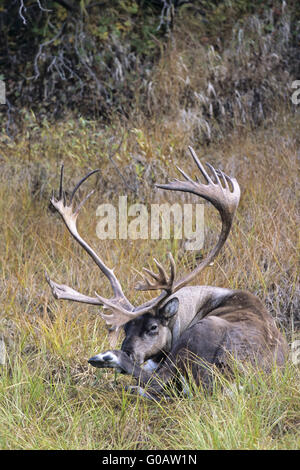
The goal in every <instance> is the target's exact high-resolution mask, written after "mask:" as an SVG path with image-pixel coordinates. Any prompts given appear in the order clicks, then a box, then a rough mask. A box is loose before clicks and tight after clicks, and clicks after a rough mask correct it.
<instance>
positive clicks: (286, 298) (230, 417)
mask: <svg viewBox="0 0 300 470" xmlns="http://www.w3.org/2000/svg"><path fill="white" fill-rule="evenodd" d="M298 129H299V116H298V115H294V116H292V115H289V116H287V115H285V114H284V113H282V115H281V117H280V118H278V119H277V120H274V122H273V124H272V126H269V127H267V126H266V127H265V128H263V129H260V130H256V131H255V132H254V131H251V132H250V131H249V132H244V133H243V134H236V135H235V134H234V133H233V135H232V136H231V137H230V138H228V139H227V140H226V141H224V142H221V143H217V144H214V145H211V146H210V147H209V148H201V147H200V148H197V147H196V146H195V147H196V150H197V151H198V153H199V156H200V158H202V159H203V160H207V161H210V162H211V163H212V164H215V165H217V166H220V167H222V168H223V169H224V170H225V171H226V172H227V173H228V174H233V175H235V176H236V177H237V179H238V181H239V182H240V185H241V188H242V198H241V203H240V207H239V210H238V214H237V218H236V222H235V225H234V228H233V230H232V233H231V235H230V238H229V241H228V243H227V245H226V247H225V248H224V250H223V252H222V254H221V255H220V256H219V258H218V259H217V261H216V262H215V264H214V266H213V267H211V268H208V269H207V270H206V271H205V272H204V273H203V274H202V275H201V278H199V279H197V281H196V282H198V283H202V284H213V285H219V286H229V287H232V288H243V289H249V290H251V291H253V292H255V293H256V294H257V295H259V297H260V298H261V299H262V300H263V301H265V302H266V303H267V305H268V307H269V309H270V312H271V314H272V315H273V316H274V318H275V320H276V321H277V323H278V325H279V326H280V327H281V328H282V329H283V330H284V331H285V334H286V336H287V338H288V340H289V341H290V342H291V341H292V340H294V339H296V338H297V325H298V324H299V292H297V289H298V279H299V277H298V275H299V272H298V268H299V264H298V260H297V256H298V253H299V252H298V251H297V243H298V240H297V229H296V226H297V217H298V215H297V198H296V194H297V176H296V175H297V173H296V169H297V153H298V151H299V150H298V145H299V137H298ZM121 135H123V141H122V143H121V146H119V144H120V136H121ZM189 137H190V142H189V143H192V144H193V135H192V133H190V134H186V133H185V131H183V130H180V129H177V130H176V129H173V131H172V132H171V131H170V132H169V133H167V134H165V133H163V132H162V130H161V128H160V125H159V123H158V124H157V126H154V127H153V128H151V129H150V128H149V126H148V125H147V123H144V125H141V126H140V127H139V128H136V127H133V126H132V127H130V126H127V127H126V128H125V127H124V125H122V124H121V123H117V124H116V128H115V129H112V128H98V126H97V125H96V123H94V122H87V121H84V120H79V121H78V122H75V121H73V120H72V119H70V120H69V121H66V122H64V123H59V124H57V125H53V126H51V125H49V124H48V123H47V122H46V121H45V122H44V125H43V126H38V125H37V124H36V122H35V119H34V116H28V126H27V128H26V130H25V131H24V133H23V134H22V135H20V136H19V138H18V139H17V140H16V141H14V142H12V141H7V140H6V138H5V137H3V138H2V141H1V175H0V178H1V184H0V214H1V234H0V243H1V259H0V265H1V272H0V285H1V289H0V299H1V317H0V334H2V335H3V338H4V342H5V345H6V350H7V361H6V364H5V365H3V366H0V368H1V369H0V447H1V448H2V449H80V448H88V449H153V448H157V449H171V448H175V449H189V448H193V449H196V448H198V449H200V448H201V449H229V448H247V449H263V448H265V449H280V448H297V446H299V383H300V381H299V368H298V367H297V366H296V365H294V364H292V363H291V362H289V363H288V364H287V366H286V368H285V370H284V371H283V373H281V374H279V373H278V372H277V371H274V373H273V374H271V376H268V377H267V376H264V375H263V374H259V373H258V372H254V371H253V373H251V374H248V375H246V376H243V375H242V374H241V373H239V374H237V377H236V378H235V381H234V383H235V385H234V384H233V383H231V382H230V383H224V381H225V379H224V378H217V379H216V380H217V382H216V383H217V385H216V388H215V390H214V392H213V393H212V394H211V395H204V394H203V393H202V391H201V390H194V394H193V395H192V397H190V398H189V399H188V398H183V397H174V398H173V399H172V401H162V402H160V403H156V402H148V401H147V400H144V399H142V398H140V397H131V396H129V394H128V393H127V392H125V391H124V386H125V385H126V384H129V383H131V380H130V378H129V377H123V376H118V377H117V376H115V374H114V373H113V372H111V371H100V372H99V371H95V369H92V368H91V367H89V366H88V364H87V362H86V361H87V359H88V357H90V356H91V355H93V354H94V353H96V352H99V351H101V350H105V349H108V348H109V344H108V340H107V333H106V329H105V327H104V325H103V322H102V321H101V319H100V318H99V316H97V308H95V307H92V306H85V305H78V304H71V303H68V302H63V301H61V302H59V301H56V300H55V299H53V298H52V296H51V293H50V291H49V288H48V285H47V284H46V282H45V279H44V270H47V272H48V273H49V274H50V275H51V277H52V278H53V279H55V280H57V282H62V283H66V284H68V285H71V286H73V287H74V288H76V289H78V290H79V291H82V292H84V293H86V294H90V295H93V292H94V291H95V290H96V291H98V292H100V293H101V294H102V295H104V296H109V295H110V291H109V286H108V285H107V283H106V281H105V279H103V276H101V275H100V276H99V272H98V270H97V269H96V267H95V266H93V265H92V264H91V262H90V260H89V258H88V257H87V255H86V254H85V253H83V252H82V250H81V249H80V247H79V246H77V245H76V243H75V242H74V241H73V240H72V239H71V237H70V235H69V234H68V232H67V231H66V229H65V227H64V225H63V224H62V222H61V220H60V219H59V217H58V216H57V214H54V213H53V212H52V211H51V210H50V208H49V194H50V189H51V188H56V187H57V184H58V173H59V165H60V163H61V161H62V160H64V163H65V169H66V175H65V181H66V189H67V190H68V191H70V190H71V189H72V188H73V185H74V183H75V181H76V180H77V178H78V177H79V176H81V175H82V174H84V173H85V171H86V170H87V169H90V168H95V167H100V169H101V173H100V176H98V179H97V180H96V177H95V180H94V181H93V182H92V181H90V182H89V183H88V185H90V186H93V185H96V187H97V189H98V191H97V195H96V196H95V197H94V199H91V200H90V201H88V203H87V205H86V208H85V209H84V210H83V211H82V213H81V214H80V217H79V227H80V231H81V233H82V235H83V236H84V237H85V238H87V239H88V240H89V241H90V243H91V244H92V245H93V246H94V247H95V249H96V250H97V251H98V252H99V253H101V255H102V256H103V258H104V259H105V262H106V263H107V264H108V265H109V266H116V273H117V276H118V278H119V279H120V281H121V283H122V285H123V286H124V289H125V291H126V293H128V296H129V297H130V299H131V300H132V301H133V302H134V303H138V302H139V301H141V300H143V301H144V300H145V299H146V297H147V294H138V295H137V294H136V293H135V292H134V291H133V289H132V287H133V285H134V284H135V282H136V280H137V277H136V274H135V272H134V271H133V270H132V269H131V268H132V266H134V267H135V268H136V269H138V270H140V269H141V268H142V266H143V265H145V263H146V265H147V263H148V260H149V262H150V260H151V257H152V256H155V257H156V258H158V259H161V260H164V258H165V254H166V251H167V250H169V249H171V250H172V251H173V254H174V255H175V256H176V260H177V263H178V269H179V271H181V272H183V271H185V270H187V269H189V266H190V264H191V263H193V262H194V260H193V258H189V257H188V256H187V255H186V254H184V253H183V252H182V250H181V248H180V246H177V248H178V250H177V249H176V244H175V243H174V240H173V241H172V240H171V241H161V240H159V241H149V242H145V241H143V240H138V241H136V242H134V241H130V240H115V241H111V240H106V241H100V240H98V239H97V237H96V233H95V228H96V223H97V218H96V217H95V210H96V207H97V205H98V204H99V203H100V202H112V201H113V202H117V196H118V194H127V193H128V194H129V195H130V197H131V198H132V200H137V199H138V198H140V200H142V201H144V202H147V203H151V202H152V201H153V200H159V196H158V195H155V194H154V190H153V182H154V181H162V180H165V179H166V178H167V174H169V175H170V176H173V175H174V174H175V172H174V169H173V166H174V167H175V164H177V163H179V162H180V166H181V167H182V168H184V169H185V170H186V171H187V172H188V173H191V174H193V172H194V169H193V168H192V167H191V165H190V160H189V159H188V158H187V157H186V153H185V145H186V142H187V141H188V140H189ZM112 158H113V161H114V162H115V163H116V165H118V168H119V169H120V171H121V172H122V174H123V175H124V178H125V181H126V183H127V184H128V185H133V186H134V185H135V186H134V187H135V191H132V192H131V191H130V189H129V188H128V186H126V184H125V183H124V180H123V179H122V178H121V177H120V174H119V173H118V172H117V171H116V169H115V166H114V165H113V164H112V160H111V159H112ZM156 170H157V171H156ZM127 178H128V179H127ZM88 185H87V186H88ZM85 190H88V188H86V189H82V193H81V196H82V195H83V192H84V191H85ZM161 197H164V196H161ZM171 200H172V198H171ZM174 200H176V197H175V199H174ZM180 200H181V201H183V199H180ZM205 217H206V225H207V227H208V234H209V236H208V237H206V244H205V249H208V247H209V246H210V245H211V244H212V243H213V238H214V237H215V236H216V232H217V230H218V222H217V220H216V218H215V214H214V212H213V211H211V210H210V209H208V208H207V209H206V212H205ZM179 245H180V244H179ZM150 263H151V262H150ZM222 381H223V382H222ZM218 384H219V385H218ZM221 385H222V386H221ZM223 385H225V387H224V386H223Z"/></svg>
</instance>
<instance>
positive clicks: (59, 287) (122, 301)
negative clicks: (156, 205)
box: [45, 165, 174, 342]
mask: <svg viewBox="0 0 300 470" xmlns="http://www.w3.org/2000/svg"><path fill="white" fill-rule="evenodd" d="M98 171H99V170H93V171H91V172H90V173H88V174H87V175H86V176H85V177H84V178H82V179H81V180H80V181H79V182H78V183H77V184H76V186H75V188H74V190H73V191H72V194H71V196H70V201H69V204H67V198H66V194H65V191H64V190H63V174H64V167H63V165H62V167H61V174H60V187H59V197H58V199H56V198H55V197H54V193H52V197H51V200H50V202H51V204H52V205H53V207H54V208H55V209H56V210H57V211H58V212H59V214H60V215H61V217H62V219H63V221H64V223H65V224H66V226H67V228H68V230H69V232H70V233H71V235H72V236H73V237H74V238H75V240H76V241H77V242H78V243H79V244H80V245H81V246H82V247H83V248H84V250H85V251H86V252H87V253H88V254H89V255H90V257H91V258H92V259H93V261H94V262H95V263H96V264H97V266H98V267H99V268H100V270H101V271H102V273H103V274H104V275H105V276H106V277H107V279H108V280H109V282H110V284H111V287H112V290H113V293H114V295H113V297H112V298H110V299H106V298H104V297H101V296H100V295H98V294H97V293H95V295H96V297H89V296H86V295H84V294H81V293H80V292H77V291H76V290H74V289H72V288H71V287H69V286H66V285H65V284H57V283H56V282H54V281H52V280H51V279H50V278H49V276H48V274H47V273H45V277H46V280H47V282H48V284H49V286H50V287H51V290H52V293H53V295H54V297H56V298H57V299H65V300H74V301H76V302H83V303H87V304H92V305H102V306H103V307H104V308H105V309H109V310H111V314H110V315H106V314H104V313H102V312H100V315H101V316H102V318H103V319H104V320H105V321H106V323H107V324H108V325H112V326H113V330H114V331H115V333H114V335H113V336H112V339H113V342H115V340H116V335H117V333H118V329H119V328H120V326H122V325H124V324H125V323H127V322H128V321H130V320H132V319H133V318H135V317H137V316H140V315H142V314H143V313H145V312H147V311H149V310H150V309H151V308H153V307H154V306H155V305H157V304H158V303H159V302H161V300H162V299H163V298H164V297H166V295H167V291H164V292H163V293H162V294H161V295H160V296H158V297H157V298H156V299H153V300H151V301H150V302H146V303H145V304H143V305H141V306H140V307H137V308H134V306H133V305H132V304H131V303H130V302H129V300H128V299H127V298H126V297H125V295H124V293H123V291H122V287H121V285H120V283H119V281H118V279H117V278H116V276H115V274H114V272H113V270H112V269H109V268H108V267H107V266H106V265H105V264H104V263H103V261H102V260H101V258H100V257H99V256H98V255H97V254H96V253H95V251H94V250H93V249H92V248H91V247H90V245H88V243H87V242H86V241H85V240H83V238H81V236H80V235H79V233H78V230H77V226H76V222H77V217H78V214H79V211H80V209H81V208H82V206H83V204H84V203H85V202H86V201H87V199H88V198H89V197H90V196H91V195H92V194H93V192H94V190H93V191H91V192H90V193H89V194H88V195H87V196H86V197H85V198H84V199H83V201H82V202H81V203H79V205H78V206H77V208H76V209H75V210H74V208H73V201H74V196H75V194H76V192H77V191H78V189H79V187H80V186H81V185H82V183H84V181H86V180H87V179H88V178H89V177H90V176H91V175H93V174H94V173H96V172H98ZM170 259H171V258H170ZM173 265H174V261H173V259H171V272H173V273H174V271H173ZM157 266H159V270H160V279H161V282H162V283H165V284H167V283H168V282H171V283H172V282H173V279H174V274H173V275H171V278H170V280H168V279H167V276H166V273H165V271H164V270H163V268H162V267H161V265H159V263H158V264H157ZM149 272H150V273H151V271H149ZM151 274H152V275H153V276H156V275H155V274H154V273H151ZM157 279H158V276H157Z"/></svg>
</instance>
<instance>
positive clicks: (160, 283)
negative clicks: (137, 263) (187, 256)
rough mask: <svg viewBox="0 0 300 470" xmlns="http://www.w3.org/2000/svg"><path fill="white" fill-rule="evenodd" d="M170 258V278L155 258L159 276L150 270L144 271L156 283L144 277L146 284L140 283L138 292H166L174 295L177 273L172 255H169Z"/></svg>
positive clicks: (145, 269)
mask: <svg viewBox="0 0 300 470" xmlns="http://www.w3.org/2000/svg"><path fill="white" fill-rule="evenodd" d="M168 257H169V260H170V276H168V274H167V273H166V271H165V269H164V267H163V266H162V265H161V264H160V263H159V262H158V261H157V260H156V259H155V258H153V261H154V263H155V264H156V266H157V268H158V271H159V274H156V273H154V272H153V271H150V269H147V268H143V270H144V271H145V272H146V273H147V274H148V275H149V276H150V277H152V278H153V279H154V280H155V281H156V282H153V283H152V282H151V281H150V280H149V279H147V278H146V277H145V276H143V275H142V274H141V276H142V278H143V280H144V282H145V284H142V283H141V282H139V283H138V284H137V285H136V286H135V288H136V289H137V290H141V291H146V290H159V289H160V290H165V291H166V292H167V293H168V294H171V293H172V289H173V283H174V279H175V273H176V267H175V261H174V258H173V256H172V253H168Z"/></svg>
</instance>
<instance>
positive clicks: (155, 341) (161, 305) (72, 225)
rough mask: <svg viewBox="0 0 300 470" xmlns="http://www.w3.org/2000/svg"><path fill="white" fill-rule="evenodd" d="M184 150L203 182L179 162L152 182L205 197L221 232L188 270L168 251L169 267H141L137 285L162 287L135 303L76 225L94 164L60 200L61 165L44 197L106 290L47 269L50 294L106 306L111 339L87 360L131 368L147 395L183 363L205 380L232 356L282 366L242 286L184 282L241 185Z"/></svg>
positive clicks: (228, 223)
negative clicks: (55, 188) (107, 293)
mask: <svg viewBox="0 0 300 470" xmlns="http://www.w3.org/2000/svg"><path fill="white" fill-rule="evenodd" d="M189 150H190V153H191V156H192V158H193V160H194V163H195V164H196V167H197V168H198V170H200V173H201V174H202V177H203V179H204V183H203V182H201V181H199V179H198V178H196V181H194V179H192V178H191V177H190V176H188V175H187V174H186V173H185V172H184V171H183V170H182V169H180V168H178V170H179V172H180V173H181V175H182V176H183V178H184V180H183V181H180V180H178V179H174V180H172V181H171V182H170V183H168V184H156V187H157V188H160V189H164V190H169V191H183V192H187V193H192V194H195V195H197V196H200V197H201V198H204V199H206V200H207V201H209V202H210V203H211V204H213V206H214V207H215V208H216V209H217V211H218V212H219V214H220V217H221V222H222V228H221V232H220V235H219V238H218V241H217V243H216V245H215V246H214V247H213V249H212V250H211V251H210V252H209V253H208V255H207V256H206V257H205V258H204V259H203V260H202V261H201V262H200V263H199V264H198V265H197V266H196V267H195V268H194V269H193V270H192V272H190V273H189V274H187V275H185V276H183V277H181V278H178V279H177V277H176V266H175V262H174V259H173V256H172V254H171V253H169V262H170V274H168V273H167V271H166V269H165V268H164V267H163V266H162V265H161V264H160V263H159V262H158V261H157V260H155V259H154V263H155V265H156V267H157V269H158V272H153V271H150V270H149V269H146V268H144V272H145V274H144V275H143V281H142V282H140V283H139V284H138V285H137V286H136V288H137V289H138V290H141V291H148V290H150V291H152V290H159V291H161V293H160V294H159V295H158V296H156V297H155V298H153V299H152V300H150V301H147V302H145V303H143V304H142V305H139V306H134V305H132V303H131V302H130V301H129V300H128V299H127V298H126V296H125V295H124V293H123V290H122V287H121V285H120V283H119V281H118V279H117V277H116V275H115V273H114V272H113V270H112V269H110V268H109V267H107V266H106V265H105V264H104V262H103V261H102V259H101V258H100V257H99V256H98V255H97V254H96V253H95V251H94V250H93V249H92V248H91V247H90V245H89V244H88V243H87V242H86V241H85V240H84V239H83V238H81V236H80V235H79V233H78V231H77V226H76V221H77V216H78V214H79V211H80V209H81V207H82V205H83V204H84V202H85V201H86V200H87V199H88V198H89V197H90V195H91V194H92V193H93V191H92V192H91V193H89V194H88V195H87V196H86V197H85V198H84V200H83V201H82V202H81V203H80V204H79V205H78V206H77V208H75V209H74V207H73V206H74V203H73V201H74V196H75V194H76V192H77V190H78V188H79V187H80V186H81V185H82V183H83V182H84V181H86V180H87V178H89V177H90V176H91V175H93V174H94V173H95V172H97V171H99V170H94V171H92V172H90V173H88V174H87V175H86V176H85V177H84V178H82V179H81V180H80V181H79V183H78V184H77V185H76V186H75V188H74V190H73V192H72V193H71V196H70V200H69V203H67V198H66V194H65V191H64V189H63V167H62V169H61V177H60V189H59V197H58V199H56V198H55V197H54V193H53V194H52V198H51V203H52V205H53V207H54V208H55V209H56V210H57V211H58V212H59V214H60V215H61V217H62V219H63V221H64V223H65V224H66V226H67V228H68V230H69V232H70V233H71V235H72V236H73V237H74V238H75V240H76V241H77V242H78V243H79V244H80V245H81V246H82V247H83V248H84V250H85V251H86V252H87V253H88V254H89V255H90V257H91V258H92V259H93V261H94V262H95V263H96V264H97V266H98V267H99V268H100V270H101V271H102V273H103V274H104V275H105V276H106V277H107V279H108V280H109V282H110V284H111V287H112V291H113V296H112V297H111V298H109V299H107V298H104V297H102V296H100V295H99V294H97V293H95V297H89V296H87V295H84V294H81V293H79V292H77V291H76V290H74V289H72V288H71V287H68V286H66V285H63V284H57V283H56V282H54V281H52V280H51V279H50V278H49V276H48V275H47V273H46V279H47V281H48V283H49V285H50V287H51V290H52V293H53V295H54V297H56V298H57V299H66V300H73V301H76V302H83V303H87V304H92V305H98V306H102V307H103V308H104V309H108V310H109V312H110V313H104V312H103V311H101V312H100V315H101V317H102V318H103V319H104V321H105V322H106V323H107V325H109V326H110V330H111V333H110V335H111V339H112V343H113V344H114V345H113V346H112V349H111V350H109V351H106V352H104V353H100V354H97V355H95V356H93V357H91V358H90V359H89V361H88V362H89V363H90V364H91V365H92V366H94V367H98V368H114V369H116V370H117V371H119V372H122V373H126V374H131V375H132V376H133V377H134V378H135V379H136V380H137V382H138V387H137V388H138V391H139V393H141V394H142V395H145V396H150V397H154V396H160V395H161V394H163V393H164V390H165V388H166V385H167V384H169V383H170V382H171V381H173V379H174V377H176V376H177V375H178V374H180V376H181V377H185V376H186V375H187V373H188V372H189V371H190V370H191V371H192V376H193V378H194V379H195V381H196V383H197V384H200V383H201V384H203V385H204V386H205V387H210V386H211V383H212V369H213V368H214V367H216V368H218V369H221V370H226V366H228V367H229V362H230V358H232V357H234V358H235V359H237V360H238V361H239V362H241V363H245V362H247V363H251V364H255V365H256V366H258V367H260V368H263V369H269V368H270V367H271V365H272V364H277V365H282V364H283V363H284V362H285V358H286V355H287V344H286V341H285V339H284V338H283V336H282V335H281V333H280V332H279V330H278V329H277V327H276V325H275V322H274V320H273V318H272V316H271V315H270V314H269V313H268V311H267V310H266V308H265V307H264V305H263V304H262V302H261V301H260V300H259V299H258V298H257V297H256V296H254V295H253V294H251V293H250V292H246V291H242V290H232V289H227V288H220V287H213V286H191V285H189V284H190V283H191V282H192V281H193V280H194V279H195V278H196V277H197V276H198V275H199V274H200V272H201V271H202V270H203V269H204V268H205V267H206V266H208V265H209V264H210V263H212V261H213V260H214V259H215V258H216V256H217V255H218V253H219V252H220V250H221V248H222V247H223V245H224V243H225V241H226V239H227V237H228V235H229V233H230V230H231V227H232V222H233V219H234V215H235V212H236V210H237V207H238V204H239V199H240V187H239V184H238V182H237V180H236V179H235V178H231V177H229V176H227V175H226V174H225V173H224V172H223V171H221V170H216V169H215V168H214V167H213V166H211V165H210V164H209V163H207V167H208V170H206V169H205V168H204V166H203V165H202V163H201V162H200V160H199V159H198V157H197V155H196V153H195V152H194V150H193V149H192V148H191V147H189ZM121 328H123V329H124V332H125V339H124V340H123V343H122V346H121V349H120V350H116V349H113V348H114V347H115V344H116V339H117V335H118V333H119V331H120V329H121ZM207 365H211V366H212V367H207ZM145 388H147V391H145Z"/></svg>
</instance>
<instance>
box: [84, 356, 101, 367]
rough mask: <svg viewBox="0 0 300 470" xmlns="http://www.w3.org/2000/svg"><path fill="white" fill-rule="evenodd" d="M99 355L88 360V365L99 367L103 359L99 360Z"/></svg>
mask: <svg viewBox="0 0 300 470" xmlns="http://www.w3.org/2000/svg"><path fill="white" fill-rule="evenodd" d="M99 356H100V354H98V355H97V356H93V357H90V359H89V360H88V363H89V364H91V366H93V367H99V366H100V364H102V363H103V358H102V359H101V360H100V357H99Z"/></svg>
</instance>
